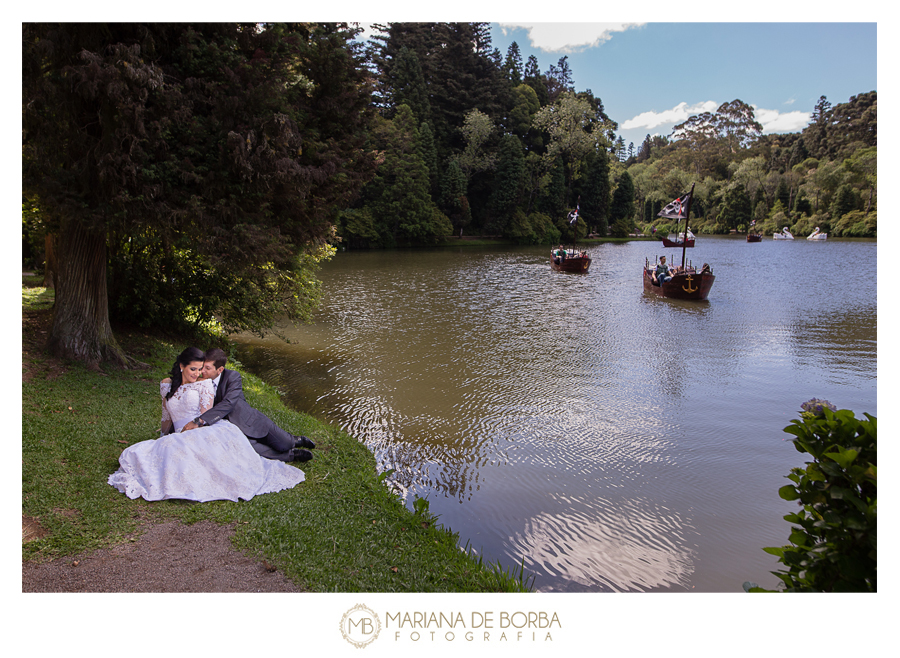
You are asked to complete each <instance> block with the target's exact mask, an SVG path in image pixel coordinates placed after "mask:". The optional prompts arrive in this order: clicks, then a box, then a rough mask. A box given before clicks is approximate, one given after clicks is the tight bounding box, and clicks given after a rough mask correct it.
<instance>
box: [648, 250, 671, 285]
mask: <svg viewBox="0 0 900 658" xmlns="http://www.w3.org/2000/svg"><path fill="white" fill-rule="evenodd" d="M651 276H652V277H653V285H655V286H661V285H662V284H664V283H665V282H666V281H668V280H669V279H671V278H672V271H671V270H670V269H669V265H668V264H667V263H666V257H665V256H660V257H659V265H657V266H656V270H654V271H653V274H652V275H651Z"/></svg>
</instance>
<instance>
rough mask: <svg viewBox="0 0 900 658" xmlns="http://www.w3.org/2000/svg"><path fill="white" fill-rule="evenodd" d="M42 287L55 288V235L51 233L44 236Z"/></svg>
mask: <svg viewBox="0 0 900 658" xmlns="http://www.w3.org/2000/svg"><path fill="white" fill-rule="evenodd" d="M44 287H45V288H56V236H55V235H54V234H53V233H48V234H47V237H45V238H44Z"/></svg>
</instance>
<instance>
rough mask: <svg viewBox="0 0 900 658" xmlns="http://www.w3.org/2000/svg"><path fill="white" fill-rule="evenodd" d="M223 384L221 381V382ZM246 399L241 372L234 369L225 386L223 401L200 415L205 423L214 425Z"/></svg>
mask: <svg viewBox="0 0 900 658" xmlns="http://www.w3.org/2000/svg"><path fill="white" fill-rule="evenodd" d="M219 385H220V386H221V385H222V384H221V383H220V384H219ZM243 399H244V386H243V383H242V382H241V375H240V373H239V372H237V371H235V370H232V371H230V376H229V378H228V382H227V384H226V386H225V394H224V395H223V396H222V401H221V402H219V404H217V405H215V406H214V407H213V408H212V409H210V410H209V411H207V412H206V413H204V414H202V415H201V416H200V420H202V421H203V423H204V424H205V425H212V424H213V423H216V422H218V421H220V420H222V419H223V418H225V417H226V416H227V415H228V414H230V413H231V412H232V411H234V408H235V406H236V405H237V404H238V403H239V402H240V401H241V400H243Z"/></svg>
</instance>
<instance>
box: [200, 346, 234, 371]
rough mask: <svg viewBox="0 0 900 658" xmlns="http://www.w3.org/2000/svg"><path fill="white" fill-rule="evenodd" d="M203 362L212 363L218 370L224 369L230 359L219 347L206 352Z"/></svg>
mask: <svg viewBox="0 0 900 658" xmlns="http://www.w3.org/2000/svg"><path fill="white" fill-rule="evenodd" d="M203 360H204V361H212V362H213V365H214V366H215V367H216V368H223V367H224V366H225V364H226V363H228V357H227V356H225V352H223V351H222V350H220V349H219V348H218V347H214V348H212V349H211V350H206V354H204V355H203Z"/></svg>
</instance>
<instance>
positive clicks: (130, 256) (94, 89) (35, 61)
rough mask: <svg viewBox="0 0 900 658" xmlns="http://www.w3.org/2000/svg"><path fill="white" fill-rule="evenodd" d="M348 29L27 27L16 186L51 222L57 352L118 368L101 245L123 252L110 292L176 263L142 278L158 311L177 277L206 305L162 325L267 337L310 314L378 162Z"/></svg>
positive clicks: (177, 308)
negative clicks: (277, 325)
mask: <svg viewBox="0 0 900 658" xmlns="http://www.w3.org/2000/svg"><path fill="white" fill-rule="evenodd" d="M353 36H354V32H353V31H351V30H349V29H347V28H346V26H344V25H328V24H326V25H319V24H301V25H268V26H264V27H260V26H259V25H257V24H251V25H240V24H228V23H220V24H214V25H186V24H178V25H167V24H157V23H149V24H138V23H134V24H123V25H115V24H111V25H107V24H88V23H79V24H50V23H42V24H25V25H23V76H22V78H23V181H22V187H23V192H24V193H25V194H27V195H28V196H29V197H30V198H34V199H36V200H37V202H38V203H39V204H40V206H41V207H42V208H43V209H44V211H45V214H46V216H48V217H52V218H53V225H52V226H51V229H52V231H53V233H54V234H55V235H56V245H57V257H58V274H57V290H56V304H55V306H54V316H53V323H52V328H51V331H50V336H49V340H48V348H49V349H50V351H51V352H52V353H53V354H55V355H57V356H60V357H64V358H73V359H77V360H81V361H84V362H86V363H88V364H91V365H92V366H97V365H99V364H100V363H102V362H112V363H115V364H126V363H127V362H128V359H127V357H126V356H125V355H124V354H123V353H122V350H121V349H120V348H119V347H118V345H117V344H116V341H115V338H114V337H113V335H112V331H111V329H110V323H109V309H108V287H107V256H108V254H107V252H108V249H110V248H112V249H113V250H114V251H116V252H117V253H120V252H128V253H127V257H125V258H122V259H120V260H116V261H115V263H117V264H118V265H117V267H120V268H122V269H121V271H117V272H116V275H115V277H114V278H115V280H116V281H119V282H120V281H122V280H127V277H128V276H129V272H131V271H129V270H127V269H126V268H124V267H123V266H122V265H121V264H122V263H125V262H130V263H137V264H138V265H140V264H141V263H142V262H144V261H146V260H147V259H149V258H151V257H152V258H156V259H157V260H156V262H159V263H163V264H164V265H165V266H166V267H169V268H171V269H169V270H168V271H162V272H160V271H152V269H153V268H147V267H143V268H141V267H139V268H138V269H137V270H136V271H137V272H138V276H136V277H134V278H133V280H134V281H135V282H137V283H141V282H142V281H143V282H146V281H144V280H145V279H147V278H150V279H152V285H150V284H148V285H147V288H146V290H147V291H148V294H152V295H154V296H155V297H156V298H157V299H159V300H163V301H165V302H166V303H169V302H171V301H172V299H171V298H176V301H177V299H178V298H180V297H181V294H180V293H182V292H184V285H185V281H189V282H190V283H191V287H193V288H196V287H200V288H201V291H200V293H197V291H196V290H194V293H195V294H196V298H197V299H199V298H200V297H203V296H204V295H205V300H206V301H205V305H197V306H193V307H192V306H191V305H185V304H181V305H179V304H177V303H170V305H169V306H168V308H169V313H170V315H171V314H180V315H182V316H185V315H189V314H191V313H195V314H196V313H198V312H202V313H205V314H207V317H206V318H204V319H211V318H212V316H213V315H215V316H216V317H218V318H219V319H221V320H223V321H224V323H225V326H226V328H251V329H256V330H262V329H264V328H265V326H266V324H267V323H271V322H272V321H274V318H275V315H276V313H287V314H288V315H289V316H292V317H302V315H303V314H304V313H305V312H307V311H308V309H309V304H310V303H313V302H314V301H315V298H316V286H315V281H314V280H313V279H311V277H310V269H309V267H310V263H311V261H310V257H311V258H312V260H315V254H316V253H317V252H318V251H319V250H320V249H321V248H322V247H323V246H324V245H325V244H326V242H327V240H328V239H329V236H330V235H331V233H332V226H333V222H334V219H335V216H336V213H337V210H338V208H339V206H340V204H343V203H346V202H347V201H349V199H350V198H351V197H352V196H353V194H354V193H355V192H356V190H357V189H358V188H359V187H360V186H361V185H362V183H363V182H364V181H365V180H366V179H367V178H368V177H369V176H370V172H371V167H372V157H371V156H369V155H367V154H366V153H365V152H364V151H363V150H362V148H361V145H362V144H361V140H360V139H359V138H358V135H360V134H362V133H363V132H364V131H363V130H362V126H363V125H364V124H365V122H366V121H367V108H368V107H369V106H370V103H369V95H368V93H367V86H366V77H365V74H364V71H363V68H362V67H361V66H360V53H358V52H357V51H356V50H355V49H354V46H353V45H352V43H351V39H352V37H353ZM131 274H134V272H131ZM179 286H181V287H179ZM204 286H205V288H204ZM115 289H116V288H115V287H114V286H112V287H110V288H109V290H115ZM166 291H168V293H169V294H168V296H167V295H166ZM119 294H128V291H124V292H123V291H121V290H120V291H119ZM131 295H132V297H133V301H134V302H135V303H140V299H138V298H139V296H140V295H139V294H135V292H134V291H131ZM235 296H237V298H238V299H241V300H247V301H250V300H257V305H256V306H255V307H254V308H252V309H251V312H249V313H248V309H247V308H246V307H244V306H243V305H242V304H240V303H239V304H235V303H234V301H235ZM210 300H212V301H210ZM260 302H263V303H260ZM254 311H256V312H257V313H256V314H254ZM182 319H183V318H182V317H178V318H176V317H170V318H169V320H170V321H171V322H173V323H174V322H176V321H178V320H182ZM161 321H165V318H162V319H161Z"/></svg>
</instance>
